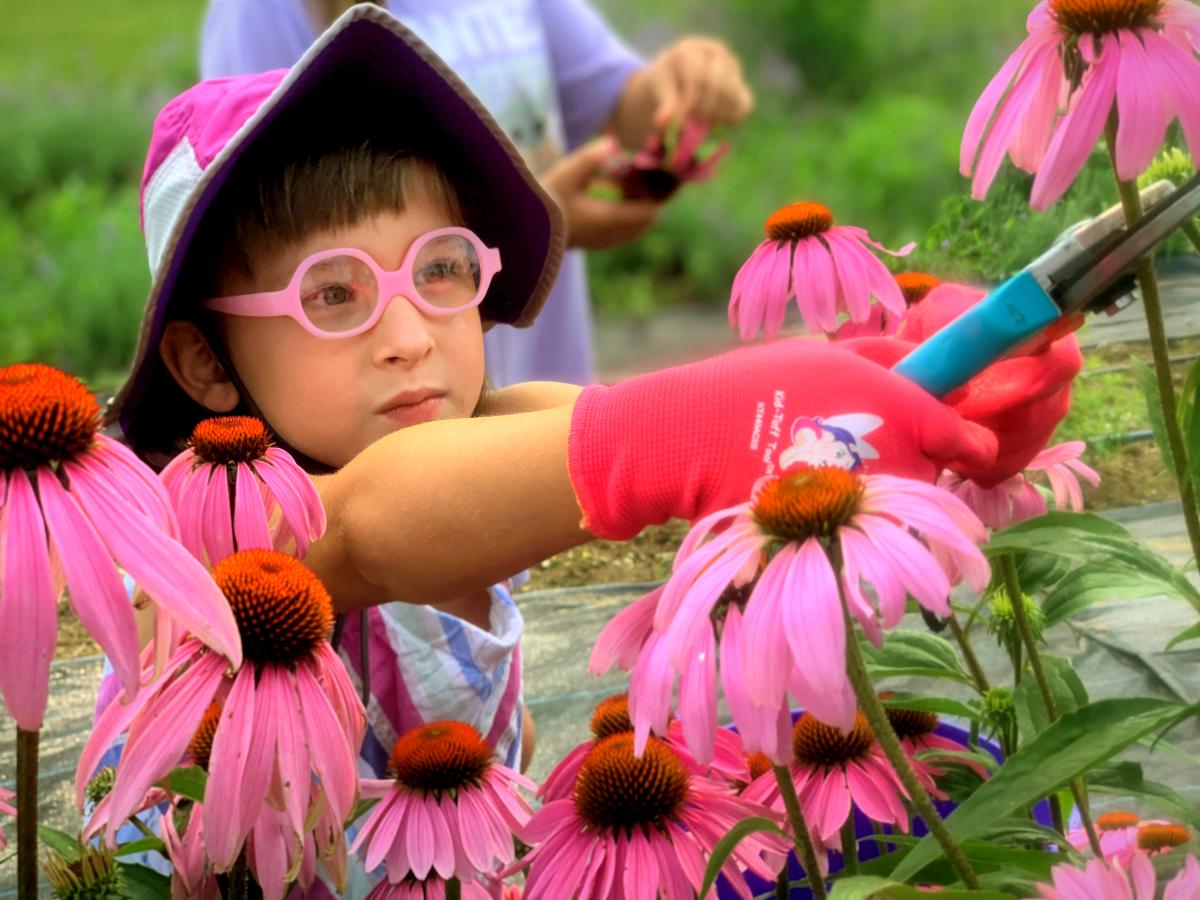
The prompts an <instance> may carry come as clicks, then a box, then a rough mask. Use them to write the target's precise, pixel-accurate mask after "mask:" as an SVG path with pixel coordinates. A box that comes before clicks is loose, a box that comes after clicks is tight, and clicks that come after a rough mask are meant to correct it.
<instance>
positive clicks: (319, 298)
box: [301, 282, 364, 311]
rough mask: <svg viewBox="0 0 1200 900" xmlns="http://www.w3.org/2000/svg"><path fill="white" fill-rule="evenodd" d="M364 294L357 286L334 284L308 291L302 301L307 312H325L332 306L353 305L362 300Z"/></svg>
mask: <svg viewBox="0 0 1200 900" xmlns="http://www.w3.org/2000/svg"><path fill="white" fill-rule="evenodd" d="M362 294H364V290H362V289H361V287H359V286H355V284H348V283H342V282H332V283H329V284H320V286H318V287H316V288H312V289H311V290H306V292H305V294H304V296H302V298H301V300H302V302H304V306H305V308H306V310H310V311H317V310H325V308H329V307H330V306H344V305H346V304H353V302H355V301H356V300H359V299H360V298H361V296H362Z"/></svg>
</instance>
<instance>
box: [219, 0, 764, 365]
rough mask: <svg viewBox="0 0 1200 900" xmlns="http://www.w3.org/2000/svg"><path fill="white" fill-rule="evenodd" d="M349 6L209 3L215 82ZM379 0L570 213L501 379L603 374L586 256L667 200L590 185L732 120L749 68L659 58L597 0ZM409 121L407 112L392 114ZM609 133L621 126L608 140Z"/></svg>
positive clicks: (289, 47) (721, 47) (724, 57)
mask: <svg viewBox="0 0 1200 900" xmlns="http://www.w3.org/2000/svg"><path fill="white" fill-rule="evenodd" d="M351 5H353V4H352V3H350V2H346V0H210V3H209V8H208V12H207V15H206V17H205V21H204V29H203V34H202V39H201V56H200V68H201V75H202V77H204V78H214V77H219V76H223V75H240V74H246V73H250V72H259V71H266V70H268V69H276V68H283V67H287V66H291V65H292V64H293V63H294V62H295V61H296V60H297V59H299V58H300V56H301V55H302V54H303V53H304V51H305V50H307V49H308V46H309V45H310V44H311V43H312V41H313V40H314V39H315V38H316V36H317V35H318V34H319V33H320V32H321V31H323V30H324V29H325V27H326V26H328V25H329V24H330V23H331V22H332V21H333V20H334V19H336V18H337V17H338V16H339V15H340V14H341V13H342V12H344V11H345V10H346V9H348V8H349V7H350V6H351ZM381 5H383V6H386V7H387V8H388V10H389V11H390V12H391V13H392V14H393V15H395V16H396V17H397V18H399V19H400V20H401V21H402V22H403V23H404V24H405V25H407V26H408V27H409V28H411V29H412V30H413V31H414V32H416V34H417V36H418V37H420V38H421V39H423V40H424V41H425V42H426V43H428V44H429V45H430V46H431V47H433V49H434V50H435V51H436V52H437V53H438V54H439V55H440V56H441V57H442V58H443V59H444V60H445V61H446V62H447V63H448V64H449V65H450V66H451V67H452V68H453V69H454V70H455V71H456V72H457V73H458V74H459V76H460V77H461V78H462V79H463V80H464V81H465V82H466V83H467V85H468V87H470V88H471V90H472V91H474V92H475V93H476V94H477V95H478V96H479V98H480V99H481V100H482V101H483V102H484V104H485V105H486V106H487V107H488V109H489V111H490V112H491V113H492V115H493V116H494V117H495V118H496V120H497V121H498V122H499V123H500V125H501V127H503V128H504V129H505V131H506V132H508V134H509V136H510V137H511V138H512V140H513V143H514V144H516V146H517V148H518V149H519V150H520V152H521V153H522V155H523V156H524V157H525V159H526V161H527V162H528V163H529V166H530V168H531V169H532V170H533V171H534V172H535V173H537V174H538V176H539V177H540V178H541V180H542V182H543V184H544V185H545V186H546V187H547V188H548V189H549V190H550V191H551V193H553V194H554V195H555V196H556V197H557V198H558V201H559V203H560V205H561V206H562V208H563V211H564V213H565V216H566V220H567V226H568V243H569V246H571V247H574V248H577V249H575V250H572V251H569V252H568V253H567V258H566V259H565V260H564V262H563V266H562V270H561V272H560V274H559V277H558V282H557V283H556V284H555V286H554V290H553V292H552V293H551V294H550V297H549V298H548V300H547V301H546V305H545V307H544V308H543V310H542V313H541V315H540V316H539V318H538V320H537V323H536V324H535V325H533V326H532V327H530V328H524V329H515V328H511V327H509V326H507V325H499V326H496V327H495V328H493V329H492V330H491V331H490V332H489V333H488V334H487V335H486V336H485V342H486V346H487V351H486V356H487V361H488V374H489V376H490V377H491V379H492V382H493V383H494V384H496V385H497V386H504V385H508V384H514V383H516V382H521V381H536V380H552V381H568V382H573V383H576V384H587V383H589V382H590V381H592V380H593V378H594V371H595V370H594V361H593V351H592V339H591V309H590V303H589V300H588V292H587V276H586V272H585V270H584V259H583V254H582V252H581V250H582V249H585V248H601V247H613V246H617V245H620V244H625V243H628V242H630V241H633V240H635V239H636V238H638V237H640V236H641V235H642V234H643V233H644V232H645V231H646V230H647V229H649V228H650V226H651V225H653V223H654V221H655V219H656V218H657V216H658V214H659V211H660V210H661V208H662V204H661V203H658V202H655V201H652V200H608V199H601V198H598V197H595V196H592V195H591V194H590V193H589V189H590V188H591V187H592V185H593V183H594V182H595V180H596V179H597V177H599V176H600V175H601V172H602V169H603V166H604V164H605V163H606V162H608V161H609V160H610V159H611V158H612V157H613V155H614V154H616V153H617V152H618V149H619V148H618V147H617V146H616V141H619V142H620V144H621V145H623V146H624V147H625V148H627V149H631V150H636V149H639V148H640V147H641V146H642V144H643V143H644V141H645V139H646V137H647V136H648V135H649V134H651V133H652V132H654V131H658V130H661V129H663V128H664V127H666V126H667V125H668V124H669V123H672V122H676V123H678V122H682V121H684V120H685V119H692V120H695V121H698V122H701V123H704V124H707V125H734V124H737V123H738V122H740V121H741V120H742V119H744V118H745V117H746V116H747V115H748V114H749V113H750V111H751V109H752V107H753V103H754V100H753V96H752V94H751V92H750V89H749V87H748V86H747V85H746V82H745V80H744V78H743V76H742V71H741V65H740V63H739V61H738V59H737V57H736V56H735V55H734V54H733V53H732V52H731V51H730V49H729V48H728V47H727V46H726V45H725V44H723V43H722V42H720V41H717V40H713V39H710V38H702V37H683V38H680V39H679V40H677V41H675V42H674V43H673V44H671V45H670V46H668V47H666V48H665V49H664V50H662V51H661V52H660V53H659V54H658V55H657V56H655V57H654V58H653V59H651V60H650V61H649V62H645V61H644V60H642V59H641V58H640V57H639V56H638V55H637V54H635V53H634V52H633V51H632V50H631V49H630V48H629V47H627V46H626V45H625V44H624V43H623V42H622V41H621V39H620V38H618V37H617V35H615V34H614V33H613V32H612V30H611V29H610V28H609V27H608V25H607V24H606V23H605V22H604V20H603V19H602V18H601V17H600V15H599V14H598V13H597V12H596V11H595V10H594V9H592V7H591V6H590V5H589V4H588V2H587V0H441V2H429V0H387V2H384V3H382V4H381ZM379 114H380V115H403V114H404V111H403V110H390V111H389V110H380V111H379ZM598 134H611V135H613V136H615V140H614V137H603V138H599V139H596V140H591V139H592V138H595V137H596V136H597V135H598Z"/></svg>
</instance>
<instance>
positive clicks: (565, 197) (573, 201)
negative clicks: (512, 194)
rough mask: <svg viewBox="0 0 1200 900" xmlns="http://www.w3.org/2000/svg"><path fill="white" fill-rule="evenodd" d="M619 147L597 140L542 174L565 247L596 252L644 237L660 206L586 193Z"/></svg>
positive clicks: (614, 143) (653, 203)
mask: <svg viewBox="0 0 1200 900" xmlns="http://www.w3.org/2000/svg"><path fill="white" fill-rule="evenodd" d="M619 152H620V148H619V147H618V146H617V144H616V141H615V140H613V139H612V138H609V137H604V138H599V139H598V140H595V141H592V142H591V143H590V144H586V145H584V146H583V147H580V148H579V149H578V150H576V151H575V152H574V153H572V154H570V155H569V156H565V157H563V158H562V159H561V160H559V161H558V162H557V163H555V164H554V165H553V166H551V167H550V169H548V170H547V171H546V172H544V173H543V174H542V177H541V181H542V185H543V187H545V188H546V190H547V191H549V192H550V193H551V194H552V195H553V196H554V199H555V200H557V201H558V205H559V206H560V207H562V211H563V216H564V218H565V219H566V220H567V245H568V246H570V247H586V248H590V249H599V248H602V247H616V246H619V245H621V244H628V243H629V242H630V241H634V240H636V239H637V238H639V237H641V236H642V235H643V234H645V233H646V232H647V231H648V230H649V229H650V226H652V225H653V224H654V222H655V220H656V219H657V218H658V214H659V212H660V211H661V210H662V204H661V203H658V202H655V201H652V200H621V199H619V197H618V198H614V199H604V198H600V197H596V196H594V195H592V194H591V193H589V189H590V188H591V187H592V186H593V185H594V184H595V183H596V181H597V177H598V176H600V175H601V174H602V172H603V171H604V168H605V165H606V164H607V163H608V162H609V160H610V159H612V158H613V157H614V156H615V155H616V154H617V153H619Z"/></svg>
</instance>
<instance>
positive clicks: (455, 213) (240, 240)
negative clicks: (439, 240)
mask: <svg viewBox="0 0 1200 900" xmlns="http://www.w3.org/2000/svg"><path fill="white" fill-rule="evenodd" d="M247 187H249V188H251V189H250V190H249V191H245V192H243V191H236V190H235V191H227V192H225V196H227V197H230V198H241V199H242V202H241V203H240V204H239V205H238V206H237V208H235V209H233V210H231V211H230V212H231V215H230V219H232V225H233V228H232V232H231V233H229V232H227V234H229V238H230V239H229V240H228V241H227V242H226V244H225V248H224V250H225V252H224V253H223V254H221V255H222V257H223V258H224V262H225V264H226V266H230V267H235V268H237V269H239V270H241V271H242V272H244V273H246V274H252V273H253V257H254V255H256V254H259V253H263V252H270V251H271V250H273V249H276V248H279V247H283V246H287V245H289V244H294V243H297V242H299V241H301V240H303V239H304V238H306V237H308V235H310V234H313V233H314V232H317V231H325V230H328V229H336V228H345V227H348V226H352V225H355V224H357V223H358V222H361V221H362V220H363V219H365V218H369V217H370V216H373V215H377V214H379V213H383V212H397V213H402V212H404V211H405V208H406V207H407V205H408V203H409V202H410V201H411V200H412V199H413V198H414V197H420V198H422V199H425V200H429V201H432V202H434V203H437V204H440V205H441V206H442V207H443V208H444V210H445V212H446V215H447V216H448V217H449V219H450V223H451V224H454V225H462V226H467V225H469V222H468V217H467V215H466V212H465V210H464V209H463V204H462V203H461V201H460V200H459V197H458V195H457V193H456V191H455V190H454V187H453V185H451V183H450V180H449V179H448V178H447V176H446V174H445V173H444V172H443V171H442V169H441V168H440V167H439V166H438V165H437V164H436V163H434V162H433V161H432V160H430V159H429V158H427V157H424V156H422V155H420V154H417V153H414V152H412V151H409V150H385V149H380V148H376V147H372V146H371V145H369V144H365V143H364V144H360V145H358V146H354V147H345V148H339V149H335V150H331V151H328V152H325V153H321V154H320V155H315V156H310V157H306V158H300V159H294V160H289V161H287V162H285V163H284V164H283V165H280V166H278V167H275V168H273V169H269V170H267V171H266V172H264V173H262V174H261V175H260V177H259V178H258V180H257V184H255V185H252V186H251V185H248V186H247ZM247 197H254V198H255V200H256V201H257V202H245V198H247ZM235 202H236V201H235Z"/></svg>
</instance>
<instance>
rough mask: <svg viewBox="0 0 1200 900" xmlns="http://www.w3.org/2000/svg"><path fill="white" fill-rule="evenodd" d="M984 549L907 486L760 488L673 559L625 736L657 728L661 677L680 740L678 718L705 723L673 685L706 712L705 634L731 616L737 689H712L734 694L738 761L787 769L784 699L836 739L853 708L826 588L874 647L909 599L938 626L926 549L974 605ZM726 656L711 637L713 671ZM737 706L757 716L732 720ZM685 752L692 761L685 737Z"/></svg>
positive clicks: (841, 476) (943, 609) (962, 521)
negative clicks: (733, 594)
mask: <svg viewBox="0 0 1200 900" xmlns="http://www.w3.org/2000/svg"><path fill="white" fill-rule="evenodd" d="M721 529H723V530H721ZM718 530H720V533H719V534H717V535H716V536H715V537H713V535H714V533H716V532H717V531H718ZM914 532H915V533H916V534H917V535H919V538H918V537H916V536H914ZM985 535H986V532H985V531H984V528H983V525H982V524H981V523H980V522H979V520H978V519H977V518H976V517H975V516H974V515H973V514H972V513H971V511H970V510H968V509H967V507H966V506H965V505H963V503H962V502H961V501H959V500H957V499H955V498H954V497H953V496H951V495H950V494H948V493H947V492H945V491H943V490H940V489H939V488H936V487H933V486H932V485H928V484H924V483H923V482H919V481H913V480H910V479H906V478H898V477H895V476H890V475H860V474H857V473H855V472H851V471H848V470H846V469H842V468H839V467H836V466H822V467H818V468H811V467H808V466H804V465H799V466H795V467H793V468H791V469H789V470H787V471H786V472H784V473H783V474H782V475H779V476H777V477H774V478H771V479H769V480H765V481H763V482H762V483H761V484H760V485H759V486H758V488H757V490H756V491H755V494H754V497H753V499H752V500H751V501H750V502H749V503H745V504H741V505H739V506H735V507H732V508H730V509H725V510H720V511H718V512H716V513H713V514H711V515H709V516H706V517H705V518H704V519H702V520H700V521H699V522H698V523H697V524H696V526H695V527H694V528H693V529H692V530H691V531H690V532H689V533H688V536H687V537H686V538H685V539H684V542H683V544H682V545H681V546H680V548H679V554H678V556H677V559H676V563H675V570H674V572H673V573H672V575H671V578H670V580H669V581H668V582H667V585H666V588H665V589H664V591H663V594H662V597H661V598H660V600H659V603H658V605H657V608H656V610H655V621H654V627H655V629H656V631H655V633H654V634H653V635H651V637H650V639H649V640H648V641H647V642H646V645H645V646H644V647H643V649H642V656H643V657H645V658H646V662H651V661H652V662H653V665H647V666H646V669H645V671H644V673H642V674H643V675H644V678H645V682H646V684H645V686H643V685H641V684H640V683H639V672H638V668H640V667H642V666H643V660H642V659H639V661H638V663H637V665H636V666H635V671H634V674H633V677H631V681H630V697H631V709H632V712H633V714H634V724H635V725H638V726H640V725H641V724H642V722H643V721H649V722H654V721H659V720H661V718H662V716H663V715H664V711H663V707H664V705H669V701H670V683H669V681H667V682H666V688H665V689H664V688H663V683H664V675H663V672H664V671H666V670H667V667H668V666H669V669H670V671H673V672H675V673H678V674H679V675H680V679H681V702H680V717H681V718H682V719H683V720H684V726H685V733H687V723H688V718H689V715H691V713H690V712H689V706H690V707H691V708H693V709H696V710H700V711H701V712H702V713H703V715H704V716H705V717H707V716H708V710H707V709H706V708H705V704H701V703H700V702H696V703H693V704H690V705H689V704H684V703H683V700H682V693H683V681H684V679H685V677H694V681H696V682H697V683H698V684H699V687H698V688H697V691H698V692H702V693H703V692H706V693H707V696H708V697H709V698H711V696H712V693H713V679H712V677H711V676H710V674H709V673H710V671H711V666H712V665H713V662H712V659H713V656H714V653H713V652H712V650H713V645H714V637H713V620H714V617H716V618H720V617H721V616H722V614H724V618H725V623H724V629H725V631H726V632H727V631H728V629H729V625H730V623H729V618H730V616H729V613H730V612H731V611H732V610H733V609H734V608H735V607H737V606H739V605H740V606H741V609H742V613H743V615H742V617H741V618H739V619H738V620H737V621H736V624H735V628H736V629H737V630H738V631H739V632H740V635H739V643H740V647H739V648H738V652H737V654H736V656H737V665H738V666H739V668H740V675H741V677H740V678H739V679H737V680H736V681H737V682H738V683H740V684H735V683H734V682H733V680H731V679H728V678H726V677H722V685H723V686H724V687H725V688H726V692H727V693H728V691H729V689H730V687H731V685H732V686H733V687H735V689H736V690H737V691H744V698H741V697H740V698H739V701H738V702H737V703H735V702H734V698H733V697H730V698H729V699H730V709H731V712H732V713H733V716H734V721H735V723H737V725H738V730H739V731H740V732H741V733H742V737H743V740H744V741H745V742H746V746H747V748H748V749H750V750H763V751H764V752H767V753H768V754H771V753H772V750H769V749H768V747H769V746H774V747H775V751H774V752H775V753H777V754H778V755H776V756H774V757H773V758H774V759H775V760H776V762H779V763H785V762H787V761H788V758H789V752H788V748H787V747H786V746H783V747H780V746H778V744H779V742H778V740H777V738H776V737H773V736H772V734H774V733H777V730H778V723H779V721H780V719H781V716H783V715H786V711H787V709H788V706H789V703H788V695H789V694H791V695H792V696H793V697H794V698H795V699H796V700H797V701H798V702H799V704H800V705H802V706H804V707H805V708H806V709H808V710H809V711H810V712H811V713H813V714H814V715H816V716H817V718H819V719H821V720H822V721H824V722H827V723H829V724H831V725H834V726H836V727H838V728H841V729H843V730H849V729H850V728H851V727H852V726H853V724H854V717H855V708H856V706H855V700H854V692H853V690H852V688H851V686H850V683H849V680H848V679H847V677H846V658H845V651H846V632H845V627H844V623H843V619H842V605H841V599H840V597H839V588H840V590H841V591H844V593H845V596H846V600H847V602H848V604H849V607H850V610H851V612H852V613H853V614H854V616H855V618H856V619H857V620H858V621H859V623H860V624H861V625H862V627H863V630H864V631H865V632H866V634H867V636H868V637H869V638H870V639H871V640H872V641H874V642H875V643H876V644H879V643H880V642H881V641H882V629H883V628H892V627H894V626H895V625H896V624H897V623H898V622H899V621H900V618H901V617H902V616H903V615H904V606H905V601H906V598H907V596H908V595H910V594H911V595H912V596H913V597H915V598H916V600H917V602H918V603H920V604H921V605H922V606H923V607H925V608H926V609H928V610H930V611H931V612H933V613H934V614H935V615H940V616H947V615H949V613H950V607H949V602H948V597H949V594H950V581H949V579H948V577H947V575H946V571H945V569H944V568H943V565H942V564H939V562H938V561H937V559H935V557H934V555H933V553H932V552H931V549H932V550H937V551H938V553H939V554H940V555H941V556H942V557H943V558H944V559H946V560H947V563H946V565H951V564H952V565H953V566H954V567H955V568H956V569H957V570H959V571H961V572H962V573H963V575H964V576H965V577H966V579H967V581H968V582H969V583H970V584H971V585H972V587H974V588H975V589H976V590H977V591H982V590H983V589H984V588H985V587H986V586H987V583H988V578H989V568H988V564H987V562H986V561H985V560H984V558H983V555H982V554H981V553H980V552H979V549H978V547H977V546H976V545H977V544H978V543H981V542H982V541H983V540H984V538H985ZM922 541H924V542H922ZM834 550H836V552H837V554H838V555H840V558H841V559H840V565H839V566H838V570H837V571H835V569H834V565H833V563H832V562H831V560H830V556H829V554H830V552H831V551H834ZM767 555H769V556H770V560H769V562H767V563H766V566H765V568H763V569H762V572H761V574H759V575H758V576H757V581H756V582H754V584H753V587H752V588H751V589H750V590H749V592H748V597H747V598H746V599H745V601H744V602H743V603H741V604H739V603H737V602H734V603H730V604H729V605H728V606H725V607H724V609H722V608H720V604H719V601H721V600H722V598H723V597H725V596H727V595H726V590H727V589H728V588H729V587H730V585H731V583H732V582H733V581H734V579H735V578H741V579H742V580H743V581H744V580H745V578H746V572H747V570H749V571H751V572H753V571H754V569H755V568H756V567H757V566H758V565H759V564H760V563H761V560H762V559H764V558H765V556H767ZM864 581H865V582H867V583H868V584H869V585H871V587H872V588H873V591H874V600H875V603H872V601H871V599H869V596H868V594H867V593H865V592H864V591H863V589H862V584H861V583H862V582H864ZM876 605H877V606H878V610H877V609H876ZM656 642H657V644H661V651H659V648H658V646H657V644H656ZM730 643H731V640H730V638H729V635H728V634H727V633H725V634H723V635H722V638H721V660H722V666H727V665H728V664H729V662H728V659H727V655H728V647H729V645H730ZM656 652H657V655H656ZM664 660H665V662H664ZM697 670H699V674H696V675H694V676H692V674H691V673H693V672H696V671H697ZM639 691H640V692H641V693H640V694H639ZM643 698H649V701H648V702H644V700H643ZM742 700H745V701H748V702H749V703H750V704H753V706H755V707H757V708H758V710H759V711H760V713H761V714H760V715H755V716H753V717H752V720H750V721H742V720H741V719H739V707H741V708H743V709H744V708H745V703H744V702H742ZM634 701H636V702H634ZM711 703H712V701H711V699H709V700H707V705H708V706H711ZM751 711H752V710H751ZM697 715H698V716H699V713H697ZM689 747H692V750H693V752H696V753H697V756H698V758H703V757H702V756H701V754H700V752H699V750H697V748H696V747H695V746H693V745H692V744H691V741H690V736H689Z"/></svg>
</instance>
